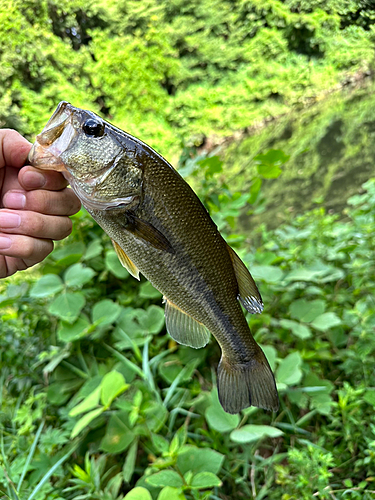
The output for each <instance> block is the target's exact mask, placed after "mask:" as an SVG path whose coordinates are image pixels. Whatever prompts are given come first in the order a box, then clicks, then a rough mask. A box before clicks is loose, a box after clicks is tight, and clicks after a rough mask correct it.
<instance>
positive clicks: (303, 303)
mask: <svg viewBox="0 0 375 500" xmlns="http://www.w3.org/2000/svg"><path fill="white" fill-rule="evenodd" d="M325 307H326V303H325V301H324V300H320V299H317V300H310V301H308V300H306V299H298V300H296V301H295V302H292V304H291V305H290V307H289V312H290V315H291V316H292V318H294V319H298V320H299V321H303V322H305V323H311V322H312V321H314V319H315V318H317V317H318V316H320V315H321V314H323V313H324V310H325Z"/></svg>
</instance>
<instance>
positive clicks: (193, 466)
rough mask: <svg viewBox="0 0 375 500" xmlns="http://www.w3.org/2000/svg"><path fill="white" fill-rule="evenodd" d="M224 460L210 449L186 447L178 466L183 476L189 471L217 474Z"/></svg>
mask: <svg viewBox="0 0 375 500" xmlns="http://www.w3.org/2000/svg"><path fill="white" fill-rule="evenodd" d="M236 416H237V415H236ZM224 458H225V457H224V455H222V454H221V453H218V452H217V451H215V450H211V449H210V448H197V447H196V446H185V448H184V451H183V452H181V453H179V455H178V457H177V466H178V469H179V471H180V472H181V474H186V472H188V471H192V472H194V473H197V472H210V473H213V474H217V473H219V471H220V469H221V466H222V464H223V461H224Z"/></svg>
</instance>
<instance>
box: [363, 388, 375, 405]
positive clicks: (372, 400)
mask: <svg viewBox="0 0 375 500" xmlns="http://www.w3.org/2000/svg"><path fill="white" fill-rule="evenodd" d="M363 399H364V400H365V401H366V403H368V404H369V405H372V406H374V407H375V389H374V388H369V389H367V391H366V392H365V394H364V396H363Z"/></svg>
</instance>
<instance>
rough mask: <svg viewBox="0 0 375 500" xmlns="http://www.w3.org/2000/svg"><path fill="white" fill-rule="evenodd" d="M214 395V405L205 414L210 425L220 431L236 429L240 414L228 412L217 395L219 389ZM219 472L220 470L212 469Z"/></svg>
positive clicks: (213, 392)
mask: <svg viewBox="0 0 375 500" xmlns="http://www.w3.org/2000/svg"><path fill="white" fill-rule="evenodd" d="M211 395H212V405H211V406H210V407H209V408H207V410H206V413H205V416H206V420H207V422H208V425H209V426H210V427H211V429H214V430H215V431H218V432H222V433H224V432H229V431H231V430H233V429H235V428H236V427H237V426H238V424H239V423H240V417H239V415H230V414H229V413H226V412H225V411H224V410H223V408H222V406H221V404H220V402H219V398H218V395H217V389H214V390H213V391H212V393H211ZM211 472H214V473H215V472H218V471H211Z"/></svg>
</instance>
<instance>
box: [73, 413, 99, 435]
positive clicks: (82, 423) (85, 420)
mask: <svg viewBox="0 0 375 500" xmlns="http://www.w3.org/2000/svg"><path fill="white" fill-rule="evenodd" d="M103 411H104V408H97V409H96V410H93V411H90V412H89V413H86V415H84V416H83V417H82V418H80V419H79V420H78V422H77V423H76V425H75V426H74V428H73V430H72V433H71V435H70V437H71V438H72V439H73V438H75V437H76V436H77V435H78V434H79V433H80V432H81V430H82V429H84V428H85V427H87V426H88V425H89V423H90V422H92V421H93V420H94V419H95V418H96V417H98V416H99V415H100V414H101V413H103Z"/></svg>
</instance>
